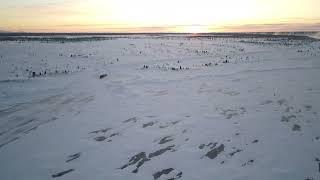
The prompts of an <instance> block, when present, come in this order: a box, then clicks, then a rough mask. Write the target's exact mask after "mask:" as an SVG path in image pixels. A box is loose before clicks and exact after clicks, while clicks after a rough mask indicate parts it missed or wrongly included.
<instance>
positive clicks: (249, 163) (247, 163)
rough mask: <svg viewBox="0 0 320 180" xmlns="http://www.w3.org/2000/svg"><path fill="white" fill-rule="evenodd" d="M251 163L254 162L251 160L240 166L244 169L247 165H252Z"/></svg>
mask: <svg viewBox="0 0 320 180" xmlns="http://www.w3.org/2000/svg"><path fill="white" fill-rule="evenodd" d="M253 162H254V160H253V159H250V160H249V161H247V162H245V163H243V164H242V165H241V166H242V167H244V166H247V165H252V164H253Z"/></svg>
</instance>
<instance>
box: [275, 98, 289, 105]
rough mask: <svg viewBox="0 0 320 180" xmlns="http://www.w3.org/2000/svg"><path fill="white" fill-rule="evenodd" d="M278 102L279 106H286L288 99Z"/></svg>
mask: <svg viewBox="0 0 320 180" xmlns="http://www.w3.org/2000/svg"><path fill="white" fill-rule="evenodd" d="M277 102H278V104H279V105H280V106H282V105H283V104H286V103H287V100H286V99H280V100H278V101H277Z"/></svg>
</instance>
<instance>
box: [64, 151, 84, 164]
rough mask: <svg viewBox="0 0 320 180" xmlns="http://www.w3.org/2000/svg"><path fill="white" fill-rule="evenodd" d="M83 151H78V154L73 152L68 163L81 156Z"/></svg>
mask: <svg viewBox="0 0 320 180" xmlns="http://www.w3.org/2000/svg"><path fill="white" fill-rule="evenodd" d="M80 155H81V153H80V152H79V153H76V154H72V155H70V156H68V159H67V160H66V163H68V162H70V161H73V160H75V159H78V158H79V157H80Z"/></svg>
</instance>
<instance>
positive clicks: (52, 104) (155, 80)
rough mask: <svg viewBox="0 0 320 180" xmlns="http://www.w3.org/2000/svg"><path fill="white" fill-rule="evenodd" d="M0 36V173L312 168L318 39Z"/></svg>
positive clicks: (317, 172) (107, 174) (129, 174)
mask: <svg viewBox="0 0 320 180" xmlns="http://www.w3.org/2000/svg"><path fill="white" fill-rule="evenodd" d="M227 35H228V34H226V35H224V34H222V35H220V36H216V35H202V36H196V35H177V34H173V35H172V34H165V35H159V34H158V35H155V34H153V35H150V34H145V35H143V34H139V35H125V34H124V35H117V36H112V35H108V36H107V35H105V36H103V37H100V36H95V37H94V38H92V37H83V36H81V38H80V39H77V37H78V36H75V37H74V36H72V37H68V38H65V37H63V38H61V37H57V36H45V37H39V36H35V37H33V36H32V37H31V36H30V37H29V36H28V37H23V38H22V37H20V36H19V37H11V36H10V37H6V38H3V37H2V38H0V39H1V41H0V167H1V168H0V179H3V180H10V179H17V180H18V179H33V180H37V179H39V180H43V179H77V180H79V179H112V180H115V179H119V180H120V179H137V180H141V179H155V180H160V179H192V180H193V179H208V180H209V179H220V180H224V179H225V180H229V179H237V180H242V179H243V180H245V179H253V180H254V179H265V180H269V179H279V180H283V179H290V180H295V179H297V180H305V179H314V180H315V179H319V178H320V151H319V150H320V131H319V128H320V118H319V113H320V80H319V78H318V77H320V41H318V40H316V39H312V38H308V37H306V36H290V35H273V34H268V35H261V34H258V35H257V34H245V35H243V34H242V35H241V36H239V34H229V35H228V36H227Z"/></svg>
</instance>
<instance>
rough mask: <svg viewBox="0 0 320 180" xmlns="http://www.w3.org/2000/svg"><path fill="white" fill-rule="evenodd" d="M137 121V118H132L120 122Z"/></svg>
mask: <svg viewBox="0 0 320 180" xmlns="http://www.w3.org/2000/svg"><path fill="white" fill-rule="evenodd" d="M137 121H138V118H137V117H132V118H129V119H127V120H124V121H122V122H123V123H129V122H134V123H135V122H137Z"/></svg>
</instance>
